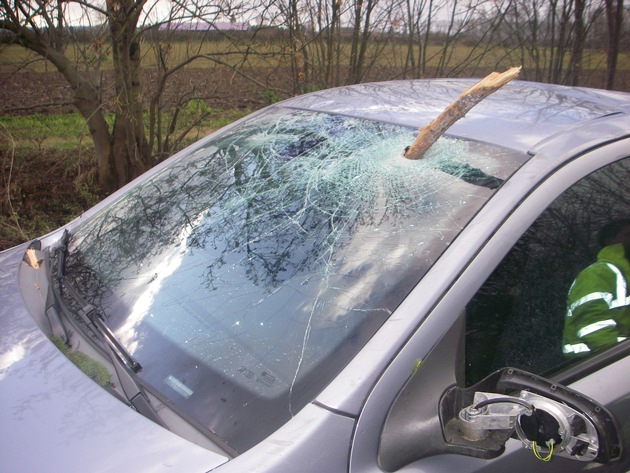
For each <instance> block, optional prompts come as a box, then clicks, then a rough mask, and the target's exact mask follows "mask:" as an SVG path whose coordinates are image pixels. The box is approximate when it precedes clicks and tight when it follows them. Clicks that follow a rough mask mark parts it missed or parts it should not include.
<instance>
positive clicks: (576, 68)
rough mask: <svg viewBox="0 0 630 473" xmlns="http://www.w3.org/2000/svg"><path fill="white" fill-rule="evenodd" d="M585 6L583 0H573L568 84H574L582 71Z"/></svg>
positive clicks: (584, 39)
mask: <svg viewBox="0 0 630 473" xmlns="http://www.w3.org/2000/svg"><path fill="white" fill-rule="evenodd" d="M585 8H586V1H585V0H574V10H573V18H574V22H573V23H574V31H575V35H574V37H573V48H572V49H571V57H570V59H569V70H568V71H567V72H568V73H569V74H570V75H569V84H570V85H573V86H576V85H578V84H579V82H580V76H581V72H582V55H583V52H584V44H585V43H586V29H585V27H584V10H585Z"/></svg>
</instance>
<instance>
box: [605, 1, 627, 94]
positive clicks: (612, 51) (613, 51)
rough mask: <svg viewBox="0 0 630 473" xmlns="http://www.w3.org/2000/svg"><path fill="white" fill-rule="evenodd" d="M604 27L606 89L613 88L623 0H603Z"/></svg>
mask: <svg viewBox="0 0 630 473" xmlns="http://www.w3.org/2000/svg"><path fill="white" fill-rule="evenodd" d="M604 3H605V5H606V26H607V27H608V48H607V51H606V89H608V90H612V89H613V88H614V87H615V76H616V74H617V57H618V56H619V42H620V41H621V24H622V21H623V0H605V1H604Z"/></svg>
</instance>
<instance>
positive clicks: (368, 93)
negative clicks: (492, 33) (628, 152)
mask: <svg viewBox="0 0 630 473" xmlns="http://www.w3.org/2000/svg"><path fill="white" fill-rule="evenodd" d="M476 82H478V80H475V79H433V80H403V81H389V82H378V83H367V84H358V85H353V86H345V87H338V88H335V89H328V90H323V91H319V92H314V93H310V94H306V95H302V96H299V97H295V98H292V99H289V100H286V101H284V102H282V103H281V105H282V106H287V107H292V108H298V109H307V110H313V111H320V112H326V113H335V114H341V115H347V116H352V117H357V118H365V119H371V120H378V121H383V122H387V123H392V124H397V125H403V126H410V127H414V128H422V127H424V126H425V125H427V124H428V123H429V122H430V121H431V120H432V119H433V118H435V117H436V116H437V115H438V114H439V113H440V112H441V111H442V110H444V108H445V107H446V106H448V105H449V104H450V103H451V102H452V101H453V100H454V99H455V98H456V97H457V96H458V95H459V94H460V93H461V92H463V91H464V90H466V89H467V88H469V87H470V86H472V85H474V84H475V83H476ZM616 114H626V115H627V114H630V94H628V93H624V92H613V91H603V90H596V89H588V88H581V87H566V86H558V85H551V84H542V83H536V82H525V81H513V82H511V83H509V84H507V85H506V86H504V87H503V88H502V89H500V90H498V91H497V92H495V93H494V94H492V95H490V96H489V97H487V98H486V99H485V100H483V101H482V102H480V103H479V104H477V105H476V106H475V107H474V108H473V109H472V110H471V111H470V112H469V113H468V114H467V115H466V116H465V117H464V118H463V119H461V120H459V121H458V122H457V123H455V124H454V125H453V126H452V127H451V128H450V129H449V130H448V134H449V135H451V136H457V137H462V138H468V139H473V140H478V141H483V142H486V143H491V144H495V145H500V146H505V147H508V148H512V149H516V150H519V151H523V152H529V151H530V150H532V149H533V148H535V147H536V145H537V144H539V143H540V142H541V141H544V140H547V139H549V138H551V137H553V136H555V135H558V134H561V133H564V132H566V131H567V130H570V129H573V128H577V127H579V126H580V125H582V124H584V123H585V122H590V121H592V120H596V119H598V118H602V117H605V116H610V115H616Z"/></svg>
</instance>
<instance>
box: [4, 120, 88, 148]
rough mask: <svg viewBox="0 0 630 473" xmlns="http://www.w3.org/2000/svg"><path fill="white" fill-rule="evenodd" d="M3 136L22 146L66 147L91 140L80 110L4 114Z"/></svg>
mask: <svg viewBox="0 0 630 473" xmlns="http://www.w3.org/2000/svg"><path fill="white" fill-rule="evenodd" d="M0 136H2V137H3V138H4V139H3V141H4V142H8V143H12V144H13V145H14V146H15V147H16V148H18V149H22V148H30V149H33V148H35V149H42V148H58V149H64V148H76V147H78V146H82V145H90V144H91V139H90V136H89V132H88V129H87V126H86V124H85V120H84V119H83V117H81V115H79V114H78V113H65V114H51V115H44V114H38V113H34V114H31V115H22V116H10V115H3V116H0Z"/></svg>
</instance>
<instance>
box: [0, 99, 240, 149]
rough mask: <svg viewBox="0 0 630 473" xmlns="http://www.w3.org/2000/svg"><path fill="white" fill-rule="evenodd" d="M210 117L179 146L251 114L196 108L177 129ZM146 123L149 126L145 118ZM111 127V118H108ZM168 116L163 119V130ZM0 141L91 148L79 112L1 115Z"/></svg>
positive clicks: (23, 146)
mask: <svg viewBox="0 0 630 473" xmlns="http://www.w3.org/2000/svg"><path fill="white" fill-rule="evenodd" d="M206 113H208V114H209V115H208V116H207V117H206V118H204V119H203V120H201V121H200V122H199V123H198V124H197V125H196V126H194V127H193V128H192V130H191V131H190V132H189V133H188V135H187V136H186V139H185V140H184V142H183V143H182V144H189V143H192V142H193V141H195V140H197V139H199V138H202V137H203V136H205V135H207V134H208V133H210V132H212V131H215V130H218V129H219V128H221V127H223V126H225V125H228V124H229V123H231V122H233V121H235V120H237V119H239V118H241V117H243V116H245V115H247V114H249V113H251V110H249V109H229V110H217V109H208V108H203V107H198V108H195V109H192V107H191V109H190V110H187V111H186V113H182V114H181V122H180V127H186V126H188V125H189V124H191V123H193V120H195V119H197V118H198V117H201V116H202V114H206ZM145 118H146V123H147V124H148V116H147V117H145ZM107 120H108V122H110V124H111V123H112V121H113V116H112V115H108V116H107ZM168 120H170V115H169V114H165V115H164V116H163V118H162V122H163V124H164V128H166V126H167V123H168ZM0 142H1V143H2V144H3V145H4V146H9V147H15V148H16V149H35V150H41V149H74V148H77V147H82V146H88V147H89V146H92V140H91V138H90V135H89V132H88V129H87V126H86V124H85V120H84V119H83V117H81V115H79V114H78V113H64V114H49V115H44V114H31V115H23V116H10V115H3V116H0Z"/></svg>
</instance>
